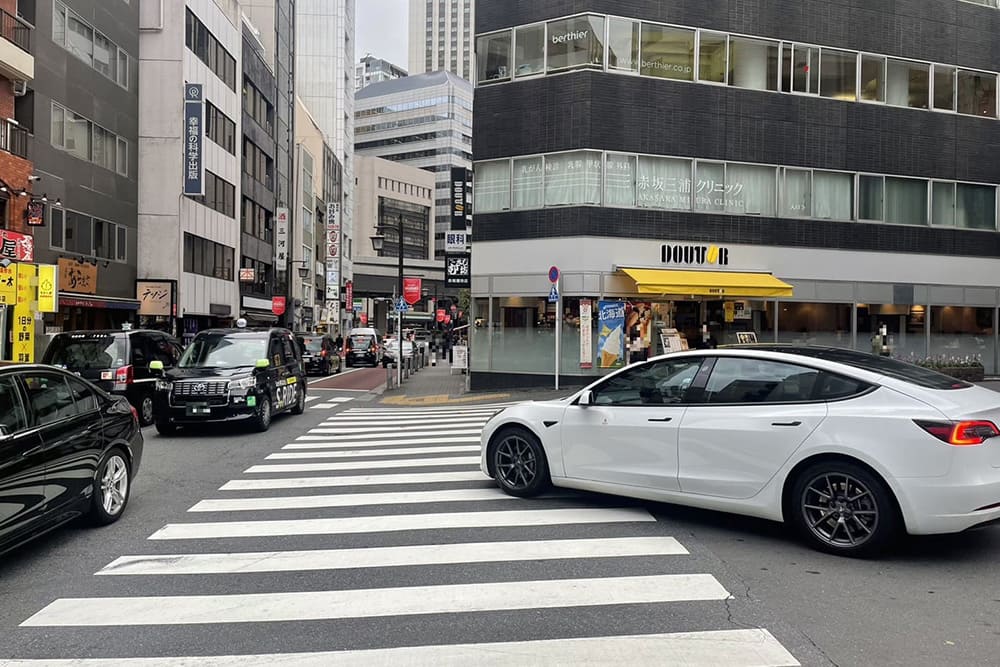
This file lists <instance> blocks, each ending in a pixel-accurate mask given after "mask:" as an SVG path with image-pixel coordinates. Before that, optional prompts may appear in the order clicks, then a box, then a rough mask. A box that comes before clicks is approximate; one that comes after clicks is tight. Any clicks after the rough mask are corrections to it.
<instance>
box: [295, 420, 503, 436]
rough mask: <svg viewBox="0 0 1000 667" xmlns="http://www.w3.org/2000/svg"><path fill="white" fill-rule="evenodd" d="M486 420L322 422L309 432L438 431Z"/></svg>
mask: <svg viewBox="0 0 1000 667" xmlns="http://www.w3.org/2000/svg"><path fill="white" fill-rule="evenodd" d="M485 423H486V421H485V420H482V419H476V420H463V421H460V422H441V423H438V424H428V423H426V422H424V423H423V424H381V425H379V426H371V425H368V426H365V425H359V424H341V423H333V424H331V423H330V422H324V423H322V424H320V425H319V426H318V427H317V428H311V429H309V431H308V433H327V434H329V433H344V434H352V433H409V432H410V431H420V430H423V429H427V428H435V427H437V428H438V432H441V431H444V430H445V429H447V430H448V431H449V432H450V431H451V430H452V429H453V428H454V427H461V428H474V427H479V430H482V427H483V424H485Z"/></svg>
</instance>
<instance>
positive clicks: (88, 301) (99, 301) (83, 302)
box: [59, 292, 139, 310]
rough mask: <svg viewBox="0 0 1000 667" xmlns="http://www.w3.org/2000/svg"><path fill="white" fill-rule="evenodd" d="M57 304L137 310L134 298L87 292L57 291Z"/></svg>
mask: <svg viewBox="0 0 1000 667" xmlns="http://www.w3.org/2000/svg"><path fill="white" fill-rule="evenodd" d="M59 305H60V306H68V307H76V308H100V309H102V310H107V309H112V310H139V302H138V301H136V300H135V299H123V298H121V297H117V296H91V295H89V294H74V293H73V292H59Z"/></svg>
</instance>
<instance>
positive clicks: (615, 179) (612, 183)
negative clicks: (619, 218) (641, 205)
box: [604, 153, 636, 207]
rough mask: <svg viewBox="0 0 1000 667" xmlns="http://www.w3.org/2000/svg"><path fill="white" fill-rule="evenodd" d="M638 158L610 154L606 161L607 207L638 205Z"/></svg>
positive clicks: (605, 191) (605, 193) (605, 197)
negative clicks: (636, 197)
mask: <svg viewBox="0 0 1000 667" xmlns="http://www.w3.org/2000/svg"><path fill="white" fill-rule="evenodd" d="M635 162H636V156H634V155H624V154H619V153H608V154H607V156H606V157H605V160H604V203H605V205H607V206H627V207H632V206H635V205H636V201H635V195H636V179H635V173H636V172H635Z"/></svg>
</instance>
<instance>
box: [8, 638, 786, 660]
mask: <svg viewBox="0 0 1000 667" xmlns="http://www.w3.org/2000/svg"><path fill="white" fill-rule="evenodd" d="M529 662H530V663H531V664H536V665H542V664H544V665H620V664H626V665H684V666H685V667H798V665H799V662H798V661H797V660H796V659H795V658H794V657H793V656H792V654H791V653H789V652H788V651H787V650H785V647H784V646H782V645H781V642H779V641H778V640H777V639H775V638H774V636H773V635H772V634H771V633H770V632H768V631H767V630H763V629H747V630H710V631H705V632H676V633H670V634H657V635H626V636H618V637H580V638H572V639H543V640H532V641H519V642H509V643H499V642H498V643H493V644H451V645H448V644H444V645H431V646H404V647H399V648H380V649H363V650H356V651H322V652H313V653H275V654H271V655H266V654H265V655H225V656H198V657H197V658H194V657H190V658H188V657H184V658H125V659H120V658H114V659H108V660H105V659H100V658H87V659H74V660H48V659H46V660H14V661H8V662H7V663H5V664H6V665H7V667H43V666H50V667H191V665H194V664H197V665H200V666H201V667H274V665H279V664H280V665H285V664H288V665H295V666H296V667H329V665H337V666H338V667H370V666H371V665H412V666H413V667H467V666H468V665H476V666H477V667H507V666H508V665H511V664H527V663H529Z"/></svg>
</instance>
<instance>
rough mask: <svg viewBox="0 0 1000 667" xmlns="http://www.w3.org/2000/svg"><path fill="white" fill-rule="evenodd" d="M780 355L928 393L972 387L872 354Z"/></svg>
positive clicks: (827, 351) (812, 351)
mask: <svg viewBox="0 0 1000 667" xmlns="http://www.w3.org/2000/svg"><path fill="white" fill-rule="evenodd" d="M782 351H785V352H791V353H792V354H800V355H802V356H804V357H816V358H818V359H827V360H829V361H835V362H837V363H840V364H845V365H847V366H851V367H852V368H860V369H862V370H865V371H870V372H872V373H878V374H880V375H887V376H888V377H891V378H895V379H897V380H902V381H903V382H909V383H910V384H915V385H917V386H918V387H925V388H927V389H965V388H966V387H971V386H972V385H971V384H968V383H966V382H962V381H961V380H956V379H955V378H953V377H950V376H948V375H944V374H943V373H938V372H937V371H932V370H930V369H928V368H921V367H920V366H914V365H913V364H908V363H906V362H903V361H898V360H896V359H891V358H889V357H880V356H876V355H874V354H864V353H861V352H854V351H851V350H836V349H823V348H811V349H810V348H805V347H800V348H783V349H782Z"/></svg>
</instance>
